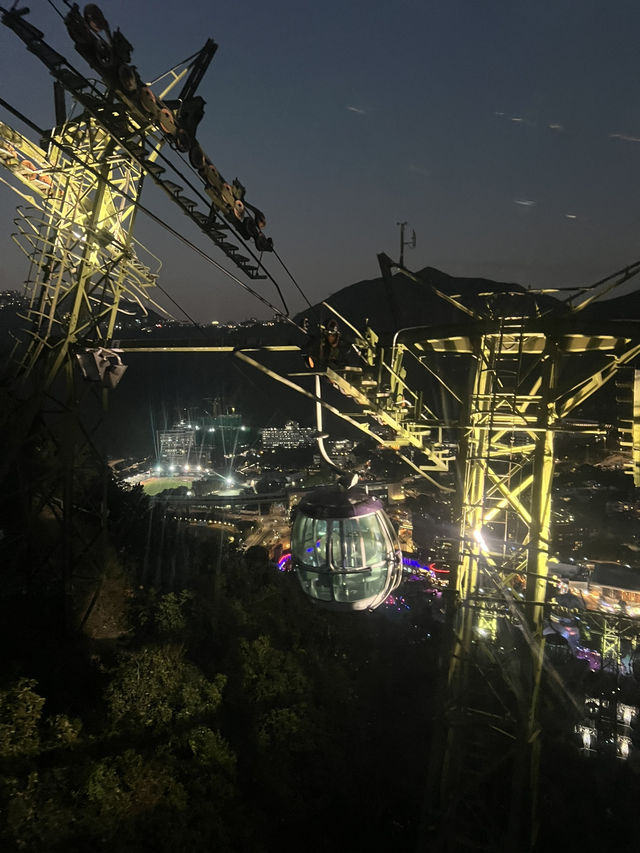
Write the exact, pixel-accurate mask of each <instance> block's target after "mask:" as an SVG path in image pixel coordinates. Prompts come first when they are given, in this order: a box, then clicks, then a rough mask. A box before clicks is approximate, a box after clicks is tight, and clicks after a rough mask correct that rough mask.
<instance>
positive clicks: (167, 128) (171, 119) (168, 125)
mask: <svg viewBox="0 0 640 853" xmlns="http://www.w3.org/2000/svg"><path fill="white" fill-rule="evenodd" d="M158 124H159V125H160V127H161V128H162V130H164V132H165V133H167V134H168V135H169V136H173V135H174V133H175V132H176V119H175V116H174V115H173V113H172V112H171V110H168V109H167V108H166V107H162V109H161V110H160V112H159V114H158Z"/></svg>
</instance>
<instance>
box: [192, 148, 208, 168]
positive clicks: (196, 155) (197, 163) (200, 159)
mask: <svg viewBox="0 0 640 853" xmlns="http://www.w3.org/2000/svg"><path fill="white" fill-rule="evenodd" d="M189 162H190V163H191V165H192V166H193V168H194V169H198V171H200V169H202V168H204V165H205V162H206V160H205V156H204V151H203V150H202V148H200V146H199V145H198V143H197V142H194V143H193V145H192V146H191V148H190V149H189Z"/></svg>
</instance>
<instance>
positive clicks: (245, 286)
mask: <svg viewBox="0 0 640 853" xmlns="http://www.w3.org/2000/svg"><path fill="white" fill-rule="evenodd" d="M0 106H2V107H4V108H5V109H6V110H8V111H9V112H10V113H12V115H14V116H15V117H16V118H18V119H20V121H22V122H24V123H25V124H26V125H27V126H28V127H30V128H31V129H32V130H33V131H35V132H36V133H38V134H40V135H45V131H44V130H43V129H42V128H40V127H38V125H37V124H35V122H32V121H31V120H30V119H28V118H27V117H26V116H25V115H24V114H23V113H21V112H20V110H18V109H16V108H15V107H13V106H12V105H11V104H9V103H8V102H7V101H5V100H4V98H1V97H0ZM51 142H52V144H54V145H56V147H58V148H60V149H63V150H64V153H65V154H66V155H67V156H69V157H70V158H71V159H73V160H75V161H76V162H78V163H80V165H82V166H83V167H84V168H86V169H87V171H89V172H91V174H93V175H94V176H95V177H97V178H99V179H100V180H104V178H103V177H102V175H100V174H99V173H98V172H97V171H96V170H95V169H93V168H91V167H90V166H87V164H86V163H84V162H83V161H82V160H81V159H80V158H79V157H78V156H77V155H76V154H74V153H73V152H72V151H70V150H69V149H67V148H66V147H64V146H63V145H62V144H61V143H59V142H56V140H54V139H52V140H51ZM106 183H107V185H108V186H109V187H111V189H113V190H115V191H117V192H118V193H119V194H120V195H121V196H122V197H123V198H125V199H127V201H129V202H131V204H133V205H135V206H136V207H137V208H138V209H139V210H141V211H142V213H144V214H145V215H146V216H148V217H149V218H150V219H151V220H152V221H153V222H155V223H156V224H157V225H160V226H161V227H162V228H164V229H165V230H166V231H168V232H169V233H170V234H172V235H173V236H174V237H176V238H177V239H178V240H180V242H182V243H184V244H185V245H186V246H188V247H189V248H190V249H192V250H193V251H194V252H195V253H196V254H198V255H199V256H200V257H201V258H203V259H204V260H205V261H207V262H208V263H210V264H211V265H212V266H214V267H215V268H216V269H217V270H218V271H219V272H221V273H223V274H224V275H226V276H227V277H228V278H230V279H231V280H232V281H234V282H235V283H236V284H237V285H238V286H239V287H241V288H242V289H243V290H244V291H246V292H247V293H249V294H250V295H251V296H253V297H254V298H255V299H257V300H258V301H260V302H262V304H263V305H265V306H266V307H267V308H269V309H270V310H271V311H273V312H274V314H277V315H278V316H279V317H282V318H283V319H285V320H286V321H287V322H288V323H291V325H293V326H295V328H296V329H298V330H299V331H304V330H303V329H302V328H301V327H300V326H299V325H298V324H297V323H296V322H294V320H292V319H291V317H289V315H288V314H284V313H283V312H282V311H281V310H280V309H279V308H276V306H275V305H273V303H271V302H269V300H268V299H265V297H264V296H261V295H260V294H259V293H258V292H257V291H256V290H254V289H253V288H252V287H249V285H248V284H245V283H244V282H243V281H241V279H239V278H238V277H237V276H236V275H234V274H233V273H232V272H230V270H228V269H226V268H225V267H223V266H222V264H220V263H219V262H218V261H216V260H215V258H212V257H211V255H209V254H207V253H206V252H205V251H204V249H201V248H200V247H199V246H197V245H196V244H195V243H193V242H192V241H191V240H189V238H188V237H185V236H184V235H183V234H181V233H180V232H179V231H177V230H176V229H175V228H173V227H172V226H171V225H169V224H168V223H166V222H165V221H164V220H162V219H161V218H160V217H159V216H158V215H157V214H155V213H153V211H151V210H150V209H149V208H148V207H145V205H143V204H142V203H141V202H140V201H138V200H137V199H135V198H133V197H132V196H130V195H129V194H128V193H126V192H124V191H123V190H121V189H120V188H119V187H116V186H115V184H113V183H112V182H111V181H108V180H107V181H106ZM160 290H161V291H162V292H163V293H166V291H164V290H163V288H161V287H160ZM170 298H171V297H170ZM172 301H173V302H174V304H175V305H176V307H178V308H180V310H181V311H183V313H184V315H185V316H186V317H189V315H188V314H187V312H186V311H184V310H183V309H182V308H181V307H180V306H179V305H178V303H177V302H175V300H173V299H172ZM189 319H190V320H191V318H189ZM192 322H193V321H192ZM195 325H196V327H197V328H202V327H201V326H198V324H197V323H196V324H195Z"/></svg>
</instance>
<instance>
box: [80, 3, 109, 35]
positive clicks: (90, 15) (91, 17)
mask: <svg viewBox="0 0 640 853" xmlns="http://www.w3.org/2000/svg"><path fill="white" fill-rule="evenodd" d="M84 19H85V21H86V22H87V24H88V25H89V27H90V28H91V29H92V30H93V31H94V32H96V33H99V32H100V31H104V32H108V30H109V24H108V23H107V19H106V18H105V16H104V15H103V14H102V10H101V9H100V7H99V6H97V5H96V4H95V3H89V4H88V5H87V6H85V7H84Z"/></svg>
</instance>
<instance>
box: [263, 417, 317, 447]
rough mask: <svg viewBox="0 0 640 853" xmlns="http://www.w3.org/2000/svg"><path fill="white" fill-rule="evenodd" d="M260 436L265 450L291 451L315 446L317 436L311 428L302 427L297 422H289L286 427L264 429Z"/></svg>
mask: <svg viewBox="0 0 640 853" xmlns="http://www.w3.org/2000/svg"><path fill="white" fill-rule="evenodd" d="M260 435H261V438H262V446H263V447H264V449H265V450H272V449H273V448H275V447H284V448H286V449H288V450H291V449H293V448H295V447H306V446H307V445H309V444H313V442H314V441H315V439H316V435H317V434H316V431H315V430H314V429H312V428H311V427H301V426H300V424H299V423H298V422H297V421H287V422H286V423H285V425H284V427H264V428H263V429H261V430H260Z"/></svg>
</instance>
